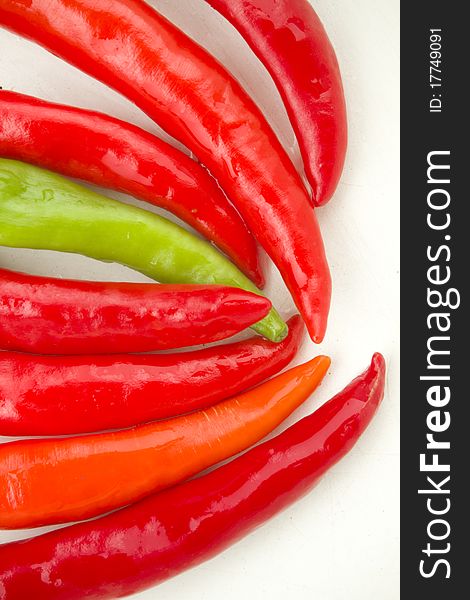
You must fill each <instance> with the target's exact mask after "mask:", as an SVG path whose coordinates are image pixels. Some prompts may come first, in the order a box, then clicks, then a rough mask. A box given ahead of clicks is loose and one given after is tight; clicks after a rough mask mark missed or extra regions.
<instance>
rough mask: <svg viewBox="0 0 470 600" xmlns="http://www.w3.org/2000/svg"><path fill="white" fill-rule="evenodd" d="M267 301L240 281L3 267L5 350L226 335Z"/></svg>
mask: <svg viewBox="0 0 470 600" xmlns="http://www.w3.org/2000/svg"><path fill="white" fill-rule="evenodd" d="M270 309H271V302H270V301H269V300H267V299H266V298H264V297H262V296H258V295H257V294H252V293H251V292H246V291H244V290H241V289H238V288H228V287H221V286H216V285H206V286H202V285H158V284H154V283H115V282H95V281H72V280H69V279H52V278H50V277H36V276H33V275H25V274H23V273H14V272H12V271H7V270H5V269H0V315H1V319H0V349H2V350H17V351H20V352H33V353H36V354H117V353H123V352H150V351H152V350H170V349H173V348H184V347H187V346H196V345H198V344H206V343H210V342H215V341H218V340H222V339H224V338H227V337H230V336H231V335H234V334H235V333H238V332H240V331H242V330H243V329H245V328H246V327H249V326H250V325H252V324H253V323H256V322H257V321H260V320H261V319H262V318H263V317H264V316H266V315H267V314H268V312H269V311H270ZM0 356H1V355H0Z"/></svg>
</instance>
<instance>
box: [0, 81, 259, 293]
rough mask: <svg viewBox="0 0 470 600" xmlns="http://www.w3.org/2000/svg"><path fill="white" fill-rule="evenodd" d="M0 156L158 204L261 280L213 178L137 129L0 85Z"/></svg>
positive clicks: (240, 225) (250, 247)
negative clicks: (17, 92)
mask: <svg viewBox="0 0 470 600" xmlns="http://www.w3.org/2000/svg"><path fill="white" fill-rule="evenodd" d="M71 140H73V143H71ZM0 156H2V157H4V158H13V159H16V160H21V161H24V162H29V163H32V164H34V165H37V166H39V167H44V168H46V169H50V170H51V171H56V172H57V173H61V174H62V175H67V176H69V177H74V178H76V179H82V180H84V181H87V182H89V183H93V184H95V185H99V186H102V187H104V188H108V189H113V190H117V191H119V192H124V193H126V194H130V195H131V196H135V197H136V198H139V199H140V200H144V201H146V202H150V203H151V204H154V205H156V206H161V207H162V208H165V209H166V210H169V211H170V212H172V213H174V214H175V215H177V216H178V217H179V218H180V219H182V220H183V221H186V223H189V225H191V226H192V227H194V229H196V230H197V231H199V233H201V234H202V235H203V236H204V237H206V238H207V239H208V240H211V241H212V242H214V243H215V244H216V245H217V246H218V247H219V248H220V249H221V250H222V251H223V252H225V253H226V254H227V255H228V256H229V257H230V258H231V259H232V260H233V262H234V263H235V264H236V265H237V266H238V267H239V268H240V269H241V270H242V271H243V272H244V273H245V275H247V276H248V277H249V278H250V279H252V280H253V281H254V282H255V283H256V284H257V285H258V286H259V287H262V286H263V283H264V279H263V274H262V272H261V270H260V265H259V262H258V250H257V245H256V242H255V239H254V238H253V236H252V235H251V234H250V232H249V231H248V228H247V226H246V225H245V223H244V222H243V220H242V219H241V217H240V215H239V214H238V212H237V211H236V210H235V208H234V207H233V206H232V205H231V204H230V202H229V201H228V200H227V198H226V197H225V196H224V194H223V192H222V191H221V190H220V188H219V187H218V185H217V184H216V182H215V181H214V180H213V179H212V177H211V176H210V175H209V174H208V173H207V172H206V171H205V170H204V169H203V168H202V167H201V166H200V165H199V164H198V163H196V162H195V161H193V160H191V159H190V158H189V157H187V156H186V155H185V154H183V153H182V152H180V151H179V150H177V149H176V148H173V147H172V146H170V145H169V144H167V143H165V142H164V141H162V140H160V139H158V138H156V137H155V136H153V135H151V134H150V133H148V132H147V131H144V130H143V129H139V128H138V127H136V126H134V125H130V124H129V123H125V122H124V121H120V120H118V119H114V118H112V117H108V116H106V115H103V114H101V113H97V112H92V111H88V110H83V109H80V108H72V107H68V106H62V105H60V104H51V103H49V102H45V101H44V100H39V99H37V98H32V97H31V96H24V95H22V94H16V93H14V92H8V91H5V90H0Z"/></svg>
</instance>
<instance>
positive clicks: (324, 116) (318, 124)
mask: <svg viewBox="0 0 470 600" xmlns="http://www.w3.org/2000/svg"><path fill="white" fill-rule="evenodd" d="M205 1H206V2H207V3H208V4H210V5H211V6H212V7H213V8H215V9H216V10H217V11H218V12H220V13H221V14H222V15H223V16H224V17H225V18H226V19H228V21H230V23H232V25H234V26H235V27H236V29H237V30H238V31H239V32H240V33H241V35H242V36H243V37H244V39H245V40H246V42H247V43H248V45H249V46H250V47H251V49H252V50H253V51H254V52H255V54H256V56H257V57H258V58H259V59H260V60H261V62H262V63H263V64H264V66H265V67H266V68H267V70H268V71H269V73H270V74H271V77H272V78H273V79H274V82H275V83H276V86H277V88H278V90H279V92H280V94H281V96H282V98H283V100H284V104H285V105H286V108H287V112H288V114H289V117H290V120H291V123H292V126H293V128H294V130H295V133H296V135H297V139H298V141H299V145H300V150H301V152H302V157H303V159H304V165H305V170H306V172H307V177H308V179H309V181H310V184H311V186H312V189H313V200H314V203H315V204H316V205H317V206H321V205H323V204H326V203H327V202H328V200H330V198H331V196H332V195H333V193H334V191H335V189H336V187H337V185H338V182H339V179H340V177H341V172H342V170H343V166H344V159H345V156H346V147H347V138H348V133H347V117H346V102H345V99H344V92H343V84H342V81H341V73H340V70H339V66H338V61H337V58H336V54H335V51H334V49H333V46H332V45H331V42H330V40H329V38H328V35H327V33H326V31H325V28H324V27H323V25H322V22H321V21H320V19H319V18H318V15H317V14H316V13H315V11H314V10H313V7H312V5H311V3H310V2H309V0H205Z"/></svg>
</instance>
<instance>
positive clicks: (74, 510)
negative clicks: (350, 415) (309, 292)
mask: <svg viewBox="0 0 470 600" xmlns="http://www.w3.org/2000/svg"><path fill="white" fill-rule="evenodd" d="M329 366H330V359H329V358H327V357H324V356H320V357H317V358H315V359H313V360H312V361H310V362H308V363H306V364H304V365H300V366H298V367H295V368H293V369H291V370H289V371H287V372H285V373H282V374H281V375H278V376H277V377H275V378H274V379H271V380H270V381H267V382H266V383H263V384H261V385H260V386H258V387H256V388H254V389H252V390H250V391H248V392H245V393H244V394H241V395H238V396H234V397H233V398H230V399H229V400H225V401H224V402H221V403H219V404H217V405H215V406H213V407H211V408H208V409H206V410H203V411H199V412H194V413H191V414H189V415H184V416H181V417H176V418H174V419H169V420H168V421H158V422H157V423H151V424H149V425H141V426H140V427H135V428H134V429H127V430H124V431H117V432H111V433H101V434H96V435H88V436H81V437H71V438H56V439H41V440H37V439H36V440H24V441H18V442H10V443H6V444H0V528H9V529H13V528H28V527H35V526H39V525H46V524H51V523H63V522H66V521H77V520H81V519H87V518H89V517H94V516H96V515H99V514H102V513H105V512H107V511H109V510H112V509H114V508H118V507H120V506H124V505H126V504H129V503H130V502H135V501H136V500H139V499H141V498H143V497H144V496H147V495H149V494H150V493H151V492H153V491H156V490H158V489H161V488H165V487H169V486H171V485H174V484H175V483H177V482H179V481H182V480H184V479H187V478H188V477H191V476H192V475H194V474H195V473H198V472H199V471H203V470H204V469H207V468H208V467H210V466H211V465H214V464H216V463H218V462H220V461H222V460H225V459H226V458H229V457H230V456H233V455H234V454H237V453H238V452H241V451H242V450H245V449H246V448H249V447H250V446H251V445H253V444H254V443H256V442H257V441H259V440H260V439H261V438H262V437H264V436H265V435H267V434H268V433H269V432H270V431H272V430H273V429H274V428H275V427H277V426H278V425H279V424H280V423H281V422H282V421H283V420H284V419H286V418H287V417H288V416H289V415H290V414H291V413H292V412H293V411H294V410H295V409H296V408H297V407H298V406H300V404H302V402H304V401H305V400H306V399H307V398H308V397H309V396H310V395H311V394H312V392H313V391H314V390H315V388H316V387H317V386H318V385H319V384H320V382H321V380H322V379H323V377H324V376H325V374H326V372H327V370H328V367H329Z"/></svg>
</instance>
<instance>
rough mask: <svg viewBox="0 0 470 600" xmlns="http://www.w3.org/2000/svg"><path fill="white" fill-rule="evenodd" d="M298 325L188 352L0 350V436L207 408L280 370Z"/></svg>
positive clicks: (82, 428)
mask: <svg viewBox="0 0 470 600" xmlns="http://www.w3.org/2000/svg"><path fill="white" fill-rule="evenodd" d="M302 332H303V326H302V322H301V320H300V317H299V316H298V315H297V316H295V317H292V318H291V319H290V320H289V335H288V337H287V338H285V339H284V340H283V341H282V342H280V343H279V344H275V343H273V342H268V341H267V340H264V339H262V338H260V337H254V338H251V339H249V340H246V341H243V342H236V343H233V344H226V345H223V346H213V347H211V348H205V349H203V350H195V351H193V352H181V353H176V354H150V355H140V356H128V355H124V356H114V357H113V356H109V357H108V356H88V357H39V356H34V357H32V356H28V355H25V354H17V353H9V352H1V353H0V435H8V436H23V435H27V436H41V435H65V434H74V433H87V432H91V431H102V430H105V429H121V428H125V427H131V426H133V425H137V424H139V423H145V422H149V421H154V420H158V419H165V418H168V417H173V416H175V415H180V414H183V413H188V412H191V411H194V410H200V409H202V408H206V407H208V406H211V405H213V404H215V403H216V402H219V401H220V400H223V399H224V398H229V397H230V396H233V395H235V394H238V393H240V392H242V391H243V390H246V389H248V388H251V387H252V386H255V385H258V384H259V383H261V382H262V381H264V380H265V379H267V378H268V377H271V376H272V375H275V374H276V373H278V372H279V371H280V370H281V369H283V368H284V367H285V366H286V365H287V364H289V363H290V361H291V360H292V359H293V358H294V356H295V355H296V354H297V350H298V348H299V346H300V342H301V340H302Z"/></svg>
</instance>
